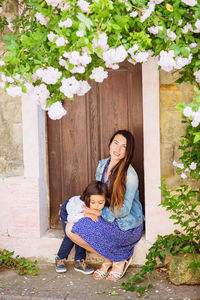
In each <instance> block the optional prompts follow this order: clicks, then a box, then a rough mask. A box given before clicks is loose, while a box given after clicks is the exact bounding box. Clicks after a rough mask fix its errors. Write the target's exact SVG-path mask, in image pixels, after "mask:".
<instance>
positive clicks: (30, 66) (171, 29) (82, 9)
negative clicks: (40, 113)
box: [0, 0, 200, 118]
mask: <svg viewBox="0 0 200 300" xmlns="http://www.w3.org/2000/svg"><path fill="white" fill-rule="evenodd" d="M1 1H2V0H1ZM199 15H200V3H199V2H197V0H177V1H172V0H150V1H149V2H148V1H146V0H140V1H136V0H131V1H128V0H113V1H112V0H90V1H85V0H78V1H74V0H73V1H72V0H45V1H44V0H22V2H21V16H20V17H17V18H16V19H15V20H13V23H11V22H10V21H9V28H10V30H11V33H10V34H9V35H7V36H4V39H5V40H6V43H7V46H6V50H7V53H6V54H5V55H4V56H3V57H2V60H1V61H0V70H1V72H2V83H1V86H2V87H3V88H4V89H5V90H6V91H7V92H8V94H9V95H11V96H13V97H15V96H21V95H23V94H24V93H28V95H30V96H31V98H32V99H34V100H35V101H36V102H37V103H39V104H40V105H41V106H42V108H44V109H46V110H49V107H51V105H52V104H53V103H55V102H57V101H61V100H62V99H64V98H66V97H67V98H69V99H72V98H73V97H74V96H75V95H79V96H81V95H84V94H85V93H87V92H88V91H89V90H90V88H91V87H90V85H89V84H88V82H87V80H88V79H91V80H95V81H96V82H102V81H103V80H104V79H105V78H107V76H108V72H107V71H106V68H111V69H117V68H119V63H121V62H123V61H124V60H128V61H129V62H130V63H132V64H136V63H143V62H146V61H147V60H148V59H149V58H150V57H152V56H156V57H158V66H159V68H161V69H163V70H165V71H167V72H169V71H172V70H181V69H182V70H181V78H180V79H179V82H181V81H190V82H195V81H196V82H197V83H200V60H199V57H198V55H199V54H198V52H199V48H200V38H199V32H200V18H199ZM183 68H184V69H183ZM58 107H60V109H59V108H58ZM56 111H57V112H58V118H61V117H62V116H63V115H64V114H65V113H66V112H64V110H63V108H62V106H59V105H58V106H56ZM50 115H51V114H50ZM54 118H56V114H55V113H54Z"/></svg>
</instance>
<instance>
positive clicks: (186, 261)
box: [169, 253, 200, 285]
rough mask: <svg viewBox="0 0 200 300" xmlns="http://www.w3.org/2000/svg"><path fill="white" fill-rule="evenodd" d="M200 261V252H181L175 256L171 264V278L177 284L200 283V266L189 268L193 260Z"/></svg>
mask: <svg viewBox="0 0 200 300" xmlns="http://www.w3.org/2000/svg"><path fill="white" fill-rule="evenodd" d="M193 261H194V262H199V263H200V254H192V253H186V254H180V255H177V256H173V257H172V259H171V261H170V264H169V279H170V281H171V282H172V283H173V284H175V285H180V284H200V267H199V268H198V269H197V268H192V269H189V268H188V266H189V265H190V264H191V263H192V262H193Z"/></svg>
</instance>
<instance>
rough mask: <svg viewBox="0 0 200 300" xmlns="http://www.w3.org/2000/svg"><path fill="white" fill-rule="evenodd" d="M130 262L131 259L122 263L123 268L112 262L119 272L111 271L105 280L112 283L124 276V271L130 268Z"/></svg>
mask: <svg viewBox="0 0 200 300" xmlns="http://www.w3.org/2000/svg"><path fill="white" fill-rule="evenodd" d="M131 262H132V257H131V258H129V259H128V260H125V261H124V265H123V267H121V266H119V265H118V263H119V262H116V261H115V262H113V266H115V267H117V268H118V269H119V271H112V270H111V271H110V272H109V274H108V276H107V278H106V279H108V280H113V281H117V280H119V279H121V278H122V277H123V276H124V274H125V273H126V270H127V269H128V267H129V266H130V264H131ZM111 276H112V277H111Z"/></svg>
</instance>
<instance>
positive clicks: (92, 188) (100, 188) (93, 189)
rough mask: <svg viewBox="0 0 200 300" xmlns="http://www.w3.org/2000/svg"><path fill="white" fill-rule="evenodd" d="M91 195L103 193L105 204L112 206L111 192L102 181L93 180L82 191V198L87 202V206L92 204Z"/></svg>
mask: <svg viewBox="0 0 200 300" xmlns="http://www.w3.org/2000/svg"><path fill="white" fill-rule="evenodd" d="M91 195H103V196H104V197H105V200H106V202H105V205H106V206H110V194H109V191H108V188H107V185H106V184H105V183H104V182H101V181H92V182H91V183H90V184H89V185H88V186H87V187H86V189H85V190H84V192H83V193H82V195H81V197H80V199H81V200H82V201H83V202H85V205H86V206H87V207H89V206H90V196H91Z"/></svg>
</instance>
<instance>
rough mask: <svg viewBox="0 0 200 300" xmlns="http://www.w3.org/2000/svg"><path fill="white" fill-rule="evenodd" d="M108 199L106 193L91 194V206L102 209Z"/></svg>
mask: <svg viewBox="0 0 200 300" xmlns="http://www.w3.org/2000/svg"><path fill="white" fill-rule="evenodd" d="M105 202H106V199H105V197H104V195H91V196H90V208H92V209H98V210H102V209H103V208H104V205H105Z"/></svg>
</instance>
